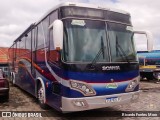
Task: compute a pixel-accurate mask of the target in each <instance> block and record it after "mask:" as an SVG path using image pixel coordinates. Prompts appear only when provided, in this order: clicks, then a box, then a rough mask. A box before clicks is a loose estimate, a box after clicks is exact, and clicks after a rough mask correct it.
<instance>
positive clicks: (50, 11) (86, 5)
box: [11, 2, 130, 47]
mask: <svg viewBox="0 0 160 120" xmlns="http://www.w3.org/2000/svg"><path fill="white" fill-rule="evenodd" d="M65 6H77V7H86V8H94V9H100V10H108V11H113V12H117V13H122V14H126V15H130V14H129V13H128V12H126V11H124V10H119V9H115V8H109V7H106V6H103V5H93V4H88V3H76V2H65V3H60V4H58V5H57V6H55V7H53V8H52V9H50V10H49V11H48V12H47V13H46V14H45V15H44V16H43V17H42V18H41V19H40V20H39V21H37V22H36V23H33V24H31V25H30V26H29V27H28V28H27V29H26V30H25V31H24V32H23V33H22V34H21V35H20V36H19V37H18V38H17V39H16V40H15V41H14V42H16V41H17V40H18V39H19V38H21V37H22V36H23V35H24V34H25V33H26V32H27V31H28V30H29V29H31V28H32V27H33V26H34V25H37V24H39V22H41V21H42V20H43V19H44V18H45V17H47V16H48V15H49V14H50V13H52V12H53V11H54V10H56V9H58V8H60V7H65ZM13 44H14V43H13ZM12 46H13V45H12ZM12 46H11V47H12Z"/></svg>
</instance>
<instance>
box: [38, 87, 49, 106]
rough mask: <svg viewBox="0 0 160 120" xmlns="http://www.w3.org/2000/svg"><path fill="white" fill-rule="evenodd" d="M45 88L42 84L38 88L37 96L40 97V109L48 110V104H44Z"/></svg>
mask: <svg viewBox="0 0 160 120" xmlns="http://www.w3.org/2000/svg"><path fill="white" fill-rule="evenodd" d="M44 92H45V91H44V88H43V87H42V85H41V84H40V85H39V86H38V92H37V96H38V102H39V104H40V107H41V108H42V109H48V106H47V104H45V103H44V99H45V94H44Z"/></svg>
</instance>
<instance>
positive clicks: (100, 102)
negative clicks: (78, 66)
mask: <svg viewBox="0 0 160 120" xmlns="http://www.w3.org/2000/svg"><path fill="white" fill-rule="evenodd" d="M139 92H140V91H136V92H130V93H122V94H114V95H105V96H94V97H83V98H66V97H62V108H61V110H62V112H76V111H84V110H91V109H97V108H105V107H109V106H114V105H119V104H124V103H125V104H126V103H129V102H135V101H136V100H138V98H139ZM115 97H117V98H119V101H116V102H106V98H115ZM74 101H80V102H82V101H83V104H85V105H84V106H81V107H79V106H76V105H75V104H74Z"/></svg>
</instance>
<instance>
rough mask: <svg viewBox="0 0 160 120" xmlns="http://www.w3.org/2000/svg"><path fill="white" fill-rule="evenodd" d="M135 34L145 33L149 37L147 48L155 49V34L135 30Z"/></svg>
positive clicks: (149, 49)
mask: <svg viewBox="0 0 160 120" xmlns="http://www.w3.org/2000/svg"><path fill="white" fill-rule="evenodd" d="M133 33H134V34H144V35H146V37H147V50H148V51H152V50H153V36H152V34H151V33H150V32H149V31H133Z"/></svg>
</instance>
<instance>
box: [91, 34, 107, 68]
mask: <svg viewBox="0 0 160 120" xmlns="http://www.w3.org/2000/svg"><path fill="white" fill-rule="evenodd" d="M105 48H106V47H105V46H104V42H103V37H101V48H100V50H99V51H98V53H97V54H96V56H95V58H94V59H93V60H92V62H91V64H90V67H91V68H94V65H95V64H96V62H97V60H98V59H99V57H100V55H101V54H102V55H103V59H104V50H105Z"/></svg>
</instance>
